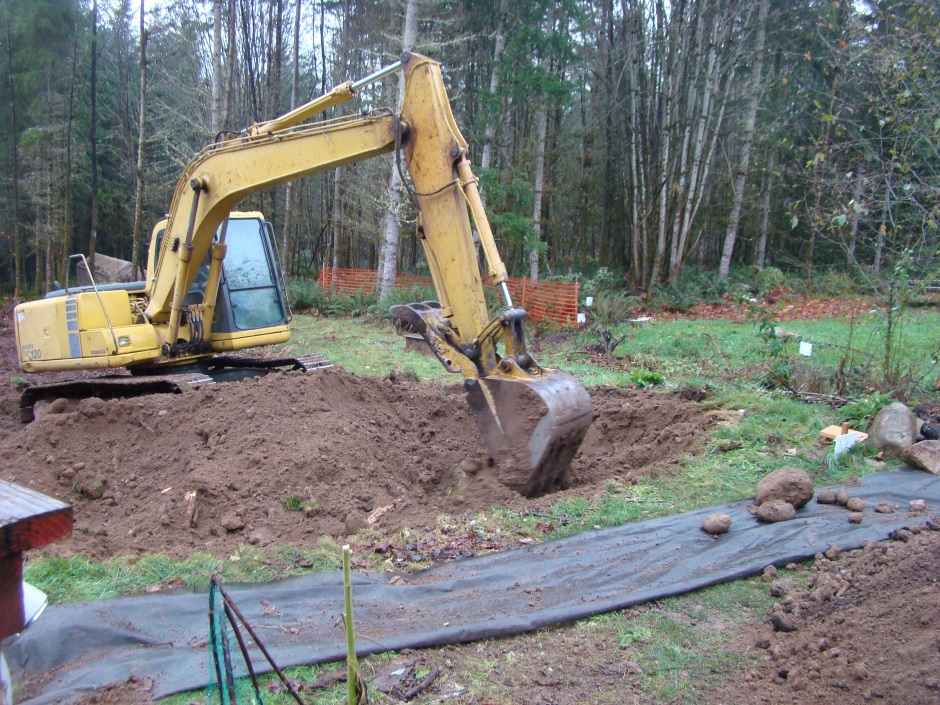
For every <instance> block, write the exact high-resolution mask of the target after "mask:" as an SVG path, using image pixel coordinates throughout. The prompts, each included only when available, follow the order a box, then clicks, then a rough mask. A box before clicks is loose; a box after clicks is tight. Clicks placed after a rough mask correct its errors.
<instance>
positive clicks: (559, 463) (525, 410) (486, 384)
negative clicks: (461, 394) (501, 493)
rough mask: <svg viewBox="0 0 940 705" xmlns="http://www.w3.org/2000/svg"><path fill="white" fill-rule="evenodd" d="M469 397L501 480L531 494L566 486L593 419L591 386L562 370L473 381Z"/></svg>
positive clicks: (533, 495) (524, 492) (517, 489)
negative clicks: (571, 468) (581, 382)
mask: <svg viewBox="0 0 940 705" xmlns="http://www.w3.org/2000/svg"><path fill="white" fill-rule="evenodd" d="M467 400H468V401H469V403H470V407H471V409H473V412H474V415H475V416H476V418H477V423H478V424H479V426H480V430H481V432H482V433H483V438H484V440H485V441H486V444H487V447H488V448H489V450H490V452H491V453H492V454H493V457H494V458H495V459H496V467H497V475H498V477H499V481H500V482H501V483H502V484H504V485H506V486H508V487H511V488H512V489H514V490H516V491H517V492H519V493H520V494H522V495H524V496H526V497H536V496H538V495H542V494H545V493H547V492H552V491H554V490H557V489H560V488H563V487H564V486H565V485H566V484H567V481H568V469H569V467H570V465H571V460H572V458H574V454H575V453H576V452H577V450H578V448H579V447H580V446H581V441H583V440H584V436H585V434H586V433H587V429H588V427H589V426H590V425H591V421H592V420H593V419H594V408H593V406H592V405H591V397H590V395H589V394H588V393H587V390H586V389H585V388H584V387H583V386H582V385H581V384H580V383H579V382H578V381H577V380H576V379H575V378H574V377H572V376H571V375H569V374H567V373H566V372H561V371H560V370H542V371H541V372H540V373H538V374H536V375H533V376H531V377H522V376H518V375H505V376H504V375H500V374H495V375H492V376H490V377H485V378H482V379H477V380H473V382H472V384H471V385H469V388H468V392H467Z"/></svg>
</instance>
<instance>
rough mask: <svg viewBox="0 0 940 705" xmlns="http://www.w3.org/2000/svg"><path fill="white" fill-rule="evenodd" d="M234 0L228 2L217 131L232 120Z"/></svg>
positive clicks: (234, 47)
mask: <svg viewBox="0 0 940 705" xmlns="http://www.w3.org/2000/svg"><path fill="white" fill-rule="evenodd" d="M235 13H236V7H235V0H229V3H228V17H227V18H226V22H227V29H228V54H227V55H226V59H225V68H224V72H225V86H224V89H223V91H222V114H221V115H220V116H219V129H220V130H221V129H225V126H226V125H228V124H229V123H230V122H231V120H232V111H233V107H232V92H233V90H234V85H235V50H236V46H235Z"/></svg>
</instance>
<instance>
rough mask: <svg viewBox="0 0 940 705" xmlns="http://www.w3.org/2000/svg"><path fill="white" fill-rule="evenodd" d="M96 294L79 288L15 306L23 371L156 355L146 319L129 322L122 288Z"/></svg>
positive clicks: (127, 361) (85, 366) (137, 359)
mask: <svg viewBox="0 0 940 705" xmlns="http://www.w3.org/2000/svg"><path fill="white" fill-rule="evenodd" d="M100 296H101V298H100V299H99V298H98V295H97V294H95V293H94V292H83V293H79V294H73V295H71V296H59V297H56V298H52V299H39V300H38V301H29V302H27V303H23V304H20V305H19V306H17V307H16V309H15V311H14V318H15V322H16V344H17V350H18V352H19V358H20V367H22V369H23V370H24V371H25V372H42V371H51V370H74V369H89V368H97V367H124V366H126V365H128V364H133V363H135V362H141V361H144V360H152V359H155V358H157V357H159V356H160V343H159V340H158V337H157V333H156V331H155V329H154V327H153V326H152V325H150V324H149V323H136V324H135V323H134V316H133V313H132V311H131V307H130V298H129V296H128V293H127V292H126V291H122V290H119V291H102V292H100ZM102 304H104V308H102ZM105 312H107V316H106V315H105ZM109 320H110V323H111V326H110V327H109V325H108V321H109ZM122 342H123V343H124V344H123V345H122V344H121V343H122Z"/></svg>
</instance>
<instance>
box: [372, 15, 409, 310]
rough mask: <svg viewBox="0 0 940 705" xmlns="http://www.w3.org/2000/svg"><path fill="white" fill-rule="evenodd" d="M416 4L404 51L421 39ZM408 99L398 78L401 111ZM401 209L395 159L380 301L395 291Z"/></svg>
mask: <svg viewBox="0 0 940 705" xmlns="http://www.w3.org/2000/svg"><path fill="white" fill-rule="evenodd" d="M417 4H418V3H417V0H407V5H406V6H405V27H404V30H403V32H402V50H403V51H411V49H412V47H414V44H415V41H416V40H417V38H418V8H417ZM404 98H405V76H404V73H400V74H399V75H398V103H397V106H396V108H397V109H398V110H401V104H402V101H403V100H404ZM400 208H401V177H400V176H399V174H398V166H397V162H396V161H395V157H394V155H393V157H392V165H391V169H390V172H389V177H388V201H387V205H386V208H385V217H384V219H383V225H382V252H381V255H380V257H379V297H380V298H383V297H385V296H387V295H388V293H389V292H390V291H391V290H392V289H394V288H395V270H396V269H397V268H398V244H399V240H400V232H401V228H400V226H399V223H398V211H399V209H400Z"/></svg>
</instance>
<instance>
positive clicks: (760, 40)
mask: <svg viewBox="0 0 940 705" xmlns="http://www.w3.org/2000/svg"><path fill="white" fill-rule="evenodd" d="M768 5H769V0H761V3H760V10H759V11H758V15H757V38H756V40H755V41H754V59H753V64H752V66H753V68H752V69H751V80H750V86H749V90H750V95H749V97H748V104H747V112H746V113H745V116H744V127H743V133H742V142H741V158H740V160H739V162H738V168H737V173H736V174H735V175H734V186H733V188H734V195H733V200H732V203H731V212H730V213H729V214H728V230H727V231H726V232H725V242H724V246H723V247H722V250H721V263H720V264H719V266H718V276H719V277H721V278H722V279H727V278H728V274H729V273H730V272H731V254H732V253H733V252H734V242H735V239H736V238H737V236H738V223H739V221H740V219H741V204H742V203H743V202H744V187H745V185H746V184H747V173H748V168H749V167H750V164H751V144H752V143H753V141H754V126H755V124H756V121H757V105H758V103H759V102H760V93H761V72H762V71H763V65H764V37H765V35H766V28H767V9H768Z"/></svg>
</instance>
